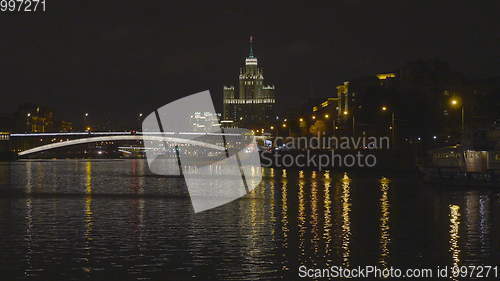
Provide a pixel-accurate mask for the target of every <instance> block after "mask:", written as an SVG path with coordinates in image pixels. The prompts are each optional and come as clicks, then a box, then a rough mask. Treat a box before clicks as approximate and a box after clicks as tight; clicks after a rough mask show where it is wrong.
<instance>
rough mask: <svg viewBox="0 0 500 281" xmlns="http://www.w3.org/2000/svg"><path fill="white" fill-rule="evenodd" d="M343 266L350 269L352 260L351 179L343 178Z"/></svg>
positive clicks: (345, 174) (345, 176)
mask: <svg viewBox="0 0 500 281" xmlns="http://www.w3.org/2000/svg"><path fill="white" fill-rule="evenodd" d="M341 182H342V196H341V202H342V244H341V247H342V265H344V266H346V267H349V265H350V258H351V186H350V183H351V179H350V178H349V176H348V175H347V173H344V176H343V177H342V181H341Z"/></svg>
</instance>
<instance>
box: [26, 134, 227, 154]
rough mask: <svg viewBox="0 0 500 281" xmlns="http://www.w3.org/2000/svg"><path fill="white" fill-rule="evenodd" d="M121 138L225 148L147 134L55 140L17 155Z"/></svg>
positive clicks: (217, 148) (223, 148)
mask: <svg viewBox="0 0 500 281" xmlns="http://www.w3.org/2000/svg"><path fill="white" fill-rule="evenodd" d="M122 140H144V141H162V142H173V143H182V144H191V145H197V146H202V147H206V148H211V149H215V150H221V151H224V150H225V149H226V148H225V147H222V146H218V145H214V144H210V143H206V142H201V141H195V140H190V139H183V138H173V137H164V136H148V135H139V136H137V135H128V136H127V135H124V136H105V137H90V138H83V139H76V140H69V141H63V142H57V143H51V144H46V145H42V146H39V147H35V148H32V149H28V150H25V151H21V152H19V153H18V156H24V155H28V154H32V153H37V152H42V151H46V150H50V149H54V148H60V147H65V146H71V145H78V144H85V143H92V142H100V141H122Z"/></svg>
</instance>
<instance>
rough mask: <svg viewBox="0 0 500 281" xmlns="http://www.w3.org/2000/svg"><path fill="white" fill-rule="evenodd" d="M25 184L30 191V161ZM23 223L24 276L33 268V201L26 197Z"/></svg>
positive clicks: (27, 276) (29, 275)
mask: <svg viewBox="0 0 500 281" xmlns="http://www.w3.org/2000/svg"><path fill="white" fill-rule="evenodd" d="M25 173H26V186H25V190H26V192H27V193H31V190H32V183H31V181H32V176H31V162H28V163H27V164H26V171H25ZM25 206H26V207H25V208H26V211H25V217H24V219H25V223H26V233H25V235H24V240H25V242H26V255H25V257H24V259H25V260H26V270H25V271H24V276H25V278H30V277H31V272H32V270H33V264H32V259H33V249H32V245H33V202H32V199H31V198H29V197H27V198H26V200H25Z"/></svg>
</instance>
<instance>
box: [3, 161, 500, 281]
mask: <svg viewBox="0 0 500 281" xmlns="http://www.w3.org/2000/svg"><path fill="white" fill-rule="evenodd" d="M68 164H69V165H68ZM40 165H45V166H44V168H43V169H41V168H40ZM0 169H1V167H0ZM40 171H43V172H44V173H46V175H45V176H43V175H42V174H41V172H40ZM48 172H50V173H48ZM9 173H10V174H9V176H8V177H7V181H12V182H10V183H9V182H7V184H6V186H13V187H15V188H17V189H18V190H21V191H22V192H23V193H28V194H30V195H29V196H26V197H23V196H24V195H22V196H19V193H20V192H19V193H16V196H11V197H9V196H7V195H6V196H4V197H2V198H0V200H4V201H2V202H0V203H1V207H2V208H0V234H1V235H2V238H3V239H1V240H0V246H1V247H0V250H1V251H0V260H2V261H7V263H4V264H1V263H0V271H1V272H3V271H4V270H8V269H9V267H11V266H12V265H13V266H12V268H16V269H14V270H17V271H16V272H14V273H13V275H14V276H15V278H12V279H13V280H20V279H37V278H38V279H41V278H42V277H46V278H43V279H44V280H66V279H67V278H66V279H65V277H67V276H82V274H83V275H84V276H83V277H88V278H87V279H93V280H98V279H99V278H98V274H100V272H109V276H112V277H115V275H114V273H115V272H116V273H117V274H116V276H117V277H116V278H118V277H122V276H123V277H125V278H120V279H127V278H126V277H130V276H131V275H130V274H131V273H133V274H134V276H131V277H130V279H134V280H137V279H140V278H143V279H145V280H146V279H149V280H159V279H162V277H165V276H167V273H165V275H162V276H160V275H159V274H157V272H158V271H162V270H165V271H167V272H168V274H169V275H168V277H169V278H171V279H173V280H187V279H189V277H192V276H195V277H200V276H204V277H205V276H207V278H206V279H205V280H216V279H219V280H249V279H250V280H279V279H281V280H283V279H284V280H296V279H297V278H296V277H297V272H296V271H297V270H296V269H297V266H296V265H297V263H299V264H306V265H308V266H317V267H319V266H324V265H327V266H330V265H343V266H349V267H351V268H352V267H355V266H358V265H366V264H368V265H372V264H379V265H382V266H386V267H389V266H392V265H393V264H392V263H393V262H394V261H396V260H397V261H398V263H399V262H400V263H401V264H419V263H422V262H427V261H430V262H434V261H435V262H436V264H448V265H450V264H453V265H469V264H493V263H494V262H495V261H498V258H497V257H498V256H497V255H498V253H497V252H498V251H496V252H495V250H496V246H497V245H498V241H499V240H498V236H497V235H495V234H496V233H499V232H498V231H499V228H498V220H497V217H496V216H495V215H496V214H497V213H498V211H500V210H499V209H498V204H497V200H498V199H497V196H498V192H496V191H491V190H486V191H485V190H476V191H463V190H458V191H457V190H455V191H449V190H438V189H434V188H430V187H429V188H426V189H425V188H421V186H418V185H417V184H415V183H414V182H412V181H414V180H415V179H411V180H407V179H404V178H402V177H397V176H394V175H390V180H389V175H388V176H387V178H380V176H379V175H378V174H375V173H374V174H370V175H364V174H358V173H354V172H353V173H352V174H351V173H349V174H347V173H337V172H333V171H325V172H312V171H296V170H282V169H278V170H276V169H265V170H264V173H263V174H264V175H265V176H264V177H263V182H262V183H261V185H259V187H257V188H256V189H255V190H254V191H252V192H251V193H250V194H248V196H246V197H245V198H242V199H241V200H237V201H234V202H232V203H230V204H227V205H225V206H222V207H220V208H217V209H214V210H210V211H208V212H206V213H201V214H193V213H192V210H191V209H190V203H189V200H185V199H183V198H182V199H181V198H179V197H169V194H170V193H168V191H169V189H176V190H180V189H182V188H185V185H183V182H182V180H178V179H176V178H164V177H155V176H151V175H148V169H147V165H145V164H144V161H141V160H130V161H115V162H111V161H86V160H85V161H81V160H79V161H74V160H72V162H65V161H59V162H50V161H49V162H40V161H39V162H37V161H25V162H22V161H20V162H18V163H16V165H13V166H11V167H10V170H9ZM2 177H3V178H5V176H3V174H2ZM12 179H16V181H13V180H12ZM3 181H4V180H3ZM179 182H181V184H179ZM55 184H58V186H57V187H55ZM403 187H404V188H403ZM2 188H3V187H2ZM5 188H7V187H5ZM38 189H40V190H38ZM65 192H67V193H65ZM41 193H45V194H43V195H41V196H40V194H41ZM57 193H64V195H63V196H60V195H59V194H57ZM104 193H105V194H104ZM54 194H55V195H54ZM113 194H116V195H117V196H114V195H113ZM422 194H423V195H425V196H427V197H425V198H429V200H421V199H422V197H423V196H421V195H422ZM124 195H125V196H124ZM154 195H159V196H154ZM75 198H76V199H75ZM433 207H434V208H433ZM19 222H21V223H19ZM75 230H80V231H75ZM437 237H441V240H439V239H438V238H437ZM428 239H433V241H437V242H436V243H439V245H438V246H437V247H428V245H429V243H428ZM495 257H496V260H495ZM9 261H11V262H10V264H9V263H8V262H9ZM53 268H57V269H58V270H52V269H53ZM82 271H83V272H82ZM155 272H156V273H155ZM180 273H182V274H184V275H182V276H179V275H178V274H180ZM287 273H288V274H290V276H287ZM78 274H80V275H78ZM170 274H172V276H170ZM99 277H100V276H99ZM136 277H137V278H136ZM106 279H111V278H106ZM163 279H164V278H163Z"/></svg>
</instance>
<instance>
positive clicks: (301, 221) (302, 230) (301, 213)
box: [297, 171, 307, 258]
mask: <svg viewBox="0 0 500 281" xmlns="http://www.w3.org/2000/svg"><path fill="white" fill-rule="evenodd" d="M298 184H299V194H298V201H299V202H298V203H299V207H298V208H299V210H298V214H297V223H298V229H299V237H298V238H299V252H300V256H301V258H303V257H304V256H305V255H306V249H305V234H306V230H307V229H306V225H305V223H306V206H305V180H304V171H299V180H298Z"/></svg>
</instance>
